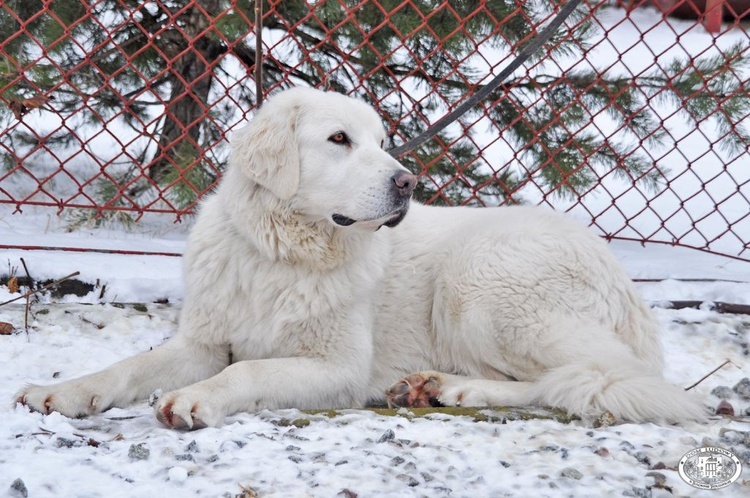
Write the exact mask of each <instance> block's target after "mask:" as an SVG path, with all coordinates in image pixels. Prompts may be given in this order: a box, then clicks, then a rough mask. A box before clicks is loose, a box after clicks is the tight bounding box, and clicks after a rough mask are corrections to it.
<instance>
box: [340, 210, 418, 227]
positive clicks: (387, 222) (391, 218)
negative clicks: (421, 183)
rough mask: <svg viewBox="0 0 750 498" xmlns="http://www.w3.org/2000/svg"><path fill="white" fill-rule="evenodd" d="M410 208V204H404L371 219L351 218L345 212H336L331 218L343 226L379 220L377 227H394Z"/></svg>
mask: <svg viewBox="0 0 750 498" xmlns="http://www.w3.org/2000/svg"><path fill="white" fill-rule="evenodd" d="M408 210H409V205H408V204H406V205H405V206H402V207H400V208H398V209H396V210H395V211H392V212H390V213H388V214H387V215H385V216H379V217H377V218H373V219H369V220H355V219H354V218H349V217H348V216H344V215H343V214H339V213H334V214H333V215H332V216H331V219H332V220H333V222H334V223H335V224H337V225H339V226H342V227H348V226H351V225H354V224H355V223H357V222H360V223H372V222H378V224H377V228H376V230H377V229H378V228H380V227H382V226H386V227H388V228H393V227H395V226H396V225H398V224H399V223H401V222H402V221H403V219H404V217H405V216H406V212H407V211H408Z"/></svg>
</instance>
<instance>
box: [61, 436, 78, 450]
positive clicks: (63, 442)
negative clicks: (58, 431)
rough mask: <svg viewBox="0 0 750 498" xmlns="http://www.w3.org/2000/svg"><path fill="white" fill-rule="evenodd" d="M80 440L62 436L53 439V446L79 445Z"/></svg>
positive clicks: (69, 446)
mask: <svg viewBox="0 0 750 498" xmlns="http://www.w3.org/2000/svg"><path fill="white" fill-rule="evenodd" d="M80 445H81V443H80V441H74V440H72V439H68V438H64V437H58V438H57V439H56V440H55V446H57V447H58V448H73V447H74V446H80Z"/></svg>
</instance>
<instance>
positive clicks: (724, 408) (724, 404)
mask: <svg viewBox="0 0 750 498" xmlns="http://www.w3.org/2000/svg"><path fill="white" fill-rule="evenodd" d="M716 415H729V416H730V417H731V416H734V407H733V406H732V405H731V403H729V401H727V400H725V399H722V400H721V401H720V402H719V404H718V405H717V406H716Z"/></svg>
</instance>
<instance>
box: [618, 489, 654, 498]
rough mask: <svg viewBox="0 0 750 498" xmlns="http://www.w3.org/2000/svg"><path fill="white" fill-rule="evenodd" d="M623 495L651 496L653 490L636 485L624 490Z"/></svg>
mask: <svg viewBox="0 0 750 498" xmlns="http://www.w3.org/2000/svg"><path fill="white" fill-rule="evenodd" d="M622 496H633V497H635V498H651V490H650V489H647V488H636V487H635V486H634V487H632V488H630V489H626V490H625V491H623V492H622Z"/></svg>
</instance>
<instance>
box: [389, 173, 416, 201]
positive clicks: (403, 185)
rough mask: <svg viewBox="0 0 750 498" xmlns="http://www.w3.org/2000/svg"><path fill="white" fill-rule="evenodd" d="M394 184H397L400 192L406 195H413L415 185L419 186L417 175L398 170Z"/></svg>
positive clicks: (393, 178)
mask: <svg viewBox="0 0 750 498" xmlns="http://www.w3.org/2000/svg"><path fill="white" fill-rule="evenodd" d="M391 180H393V184H394V185H396V190H398V193H399V194H400V195H402V196H404V197H407V196H409V195H411V193H412V191H413V190H414V187H416V186H417V177H416V176H414V175H412V174H411V173H409V172H408V171H398V172H396V173H395V174H394V175H393V176H392V177H391Z"/></svg>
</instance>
